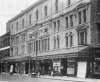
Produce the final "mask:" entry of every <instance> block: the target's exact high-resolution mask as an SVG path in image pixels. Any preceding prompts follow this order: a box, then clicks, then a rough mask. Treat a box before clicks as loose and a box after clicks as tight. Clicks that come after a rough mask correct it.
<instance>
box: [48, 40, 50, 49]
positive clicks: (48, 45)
mask: <svg viewBox="0 0 100 82" xmlns="http://www.w3.org/2000/svg"><path fill="white" fill-rule="evenodd" d="M49 40H50V39H49V38H48V50H49V49H50V41H49Z"/></svg>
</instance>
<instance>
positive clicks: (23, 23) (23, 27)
mask: <svg viewBox="0 0 100 82" xmlns="http://www.w3.org/2000/svg"><path fill="white" fill-rule="evenodd" d="M24 22H25V21H24V19H22V28H24Z"/></svg>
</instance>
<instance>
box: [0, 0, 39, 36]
mask: <svg viewBox="0 0 100 82" xmlns="http://www.w3.org/2000/svg"><path fill="white" fill-rule="evenodd" d="M36 1H38V0H0V36H1V35H3V34H5V33H6V23H7V21H8V20H10V19H11V18H13V17H15V16H16V15H17V14H19V13H20V12H21V11H22V10H25V9H26V8H27V7H29V6H31V5H32V4H34V3H35V2H36Z"/></svg>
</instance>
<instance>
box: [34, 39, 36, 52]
mask: <svg viewBox="0 0 100 82" xmlns="http://www.w3.org/2000/svg"><path fill="white" fill-rule="evenodd" d="M35 51H36V42H35V41H34V52H35Z"/></svg>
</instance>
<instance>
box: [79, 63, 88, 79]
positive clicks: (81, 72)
mask: <svg viewBox="0 0 100 82" xmlns="http://www.w3.org/2000/svg"><path fill="white" fill-rule="evenodd" d="M86 70H87V62H78V69H77V77H81V78H85V77H86Z"/></svg>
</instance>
